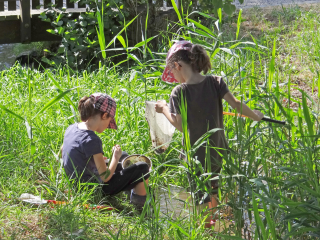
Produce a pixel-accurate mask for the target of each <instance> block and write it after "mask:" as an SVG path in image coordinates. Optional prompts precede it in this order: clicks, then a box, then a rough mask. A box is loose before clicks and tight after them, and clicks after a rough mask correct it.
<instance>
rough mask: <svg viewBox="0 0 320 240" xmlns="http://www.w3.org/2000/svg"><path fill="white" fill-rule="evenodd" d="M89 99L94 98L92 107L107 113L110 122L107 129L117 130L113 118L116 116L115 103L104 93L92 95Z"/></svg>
mask: <svg viewBox="0 0 320 240" xmlns="http://www.w3.org/2000/svg"><path fill="white" fill-rule="evenodd" d="M90 97H93V98H94V103H93V107H94V108H95V109H97V110H99V111H101V112H104V113H108V114H109V115H110V117H112V120H111V121H110V124H109V126H108V128H112V129H117V124H116V121H115V120H114V117H115V115H116V109H117V104H116V101H115V100H114V99H113V98H112V97H110V96H109V95H108V94H105V93H94V94H92V95H91V96H90Z"/></svg>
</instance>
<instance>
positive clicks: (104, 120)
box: [97, 113, 112, 133]
mask: <svg viewBox="0 0 320 240" xmlns="http://www.w3.org/2000/svg"><path fill="white" fill-rule="evenodd" d="M107 115H108V114H107V113H105V114H103V115H102V117H101V118H100V122H99V125H98V126H99V127H98V129H97V132H98V133H102V132H103V131H104V130H106V129H107V128H108V127H109V124H110V122H111V120H112V117H107Z"/></svg>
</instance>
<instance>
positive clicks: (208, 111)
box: [169, 76, 229, 172]
mask: <svg viewBox="0 0 320 240" xmlns="http://www.w3.org/2000/svg"><path fill="white" fill-rule="evenodd" d="M181 91H182V93H183V96H184V97H185V98H186V100H187V114H188V116H187V122H188V130H189V135H190V142H191V146H192V145H193V144H194V143H195V142H196V141H197V140H198V139H199V138H200V137H201V136H202V135H203V134H205V133H206V132H207V131H208V130H211V129H214V128H222V129H223V128H224V127H223V107H222V98H223V96H224V95H225V94H226V93H227V92H228V91H229V89H228V87H227V85H226V83H225V82H224V81H223V79H222V78H221V77H219V76H206V77H205V79H204V80H203V81H202V82H200V83H197V84H186V83H183V84H180V85H178V86H176V87H175V88H174V89H173V90H172V92H171V96H170V103H169V109H170V112H171V113H175V114H180V107H179V106H180V105H181ZM210 145H211V146H212V147H218V148H224V149H225V148H227V144H226V138H225V134H224V130H219V131H217V132H215V133H214V134H213V135H211V137H210ZM219 151H220V152H221V153H222V154H223V151H221V150H219ZM194 156H198V160H199V161H200V162H201V163H202V166H203V167H205V166H204V163H205V156H206V144H204V145H202V146H201V147H200V148H199V149H198V151H197V152H196V154H195V155H194ZM210 157H211V165H212V170H213V171H215V172H218V171H219V170H220V166H221V160H222V158H221V157H220V155H219V154H218V153H217V151H216V150H215V149H212V148H211V149H210ZM216 161H217V162H216Z"/></svg>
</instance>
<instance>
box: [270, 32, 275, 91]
mask: <svg viewBox="0 0 320 240" xmlns="http://www.w3.org/2000/svg"><path fill="white" fill-rule="evenodd" d="M275 58H276V38H275V39H274V40H273V49H272V57H271V61H270V64H269V92H271V88H272V81H273V75H274V69H275V68H274V66H275Z"/></svg>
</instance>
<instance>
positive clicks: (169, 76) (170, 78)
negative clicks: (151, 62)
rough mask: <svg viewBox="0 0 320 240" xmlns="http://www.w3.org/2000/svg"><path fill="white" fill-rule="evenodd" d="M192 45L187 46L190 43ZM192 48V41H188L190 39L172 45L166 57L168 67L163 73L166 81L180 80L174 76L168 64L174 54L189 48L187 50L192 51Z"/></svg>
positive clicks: (174, 81)
mask: <svg viewBox="0 0 320 240" xmlns="http://www.w3.org/2000/svg"><path fill="white" fill-rule="evenodd" d="M190 44H191V46H186V45H190ZM191 49H192V43H191V42H188V41H184V40H183V41H178V42H176V43H175V44H173V45H172V47H171V48H170V50H169V52H168V54H167V58H166V65H167V66H166V68H165V69H164V72H163V74H162V77H161V79H162V80H163V81H165V82H168V83H178V82H179V81H178V80H177V79H175V78H174V75H173V73H172V72H171V68H170V67H169V66H168V63H169V59H170V58H171V57H172V55H173V54H174V53H176V52H178V51H180V50H187V51H189V52H190V51H191Z"/></svg>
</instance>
